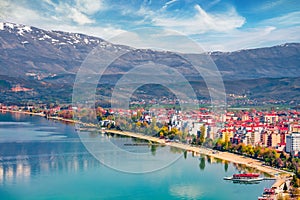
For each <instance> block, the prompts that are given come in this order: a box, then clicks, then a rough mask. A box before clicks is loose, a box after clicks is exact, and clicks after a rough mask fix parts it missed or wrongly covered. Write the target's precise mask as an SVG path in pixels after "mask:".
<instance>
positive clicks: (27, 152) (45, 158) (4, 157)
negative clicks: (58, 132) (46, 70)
mask: <svg viewBox="0 0 300 200" xmlns="http://www.w3.org/2000/svg"><path fill="white" fill-rule="evenodd" d="M0 152H1V153H0V184H4V183H15V182H19V181H28V180H30V176H35V175H37V174H47V173H50V172H51V173H53V172H56V173H61V172H78V171H85V170H87V169H88V168H90V167H91V168H93V167H98V166H99V162H98V161H97V160H96V159H94V158H93V157H92V156H91V155H90V154H89V153H88V152H87V151H86V150H85V148H84V147H83V146H82V144H81V143H80V141H79V140H78V141H77V142H74V140H73V142H68V141H66V142H62V141H56V142H53V141H52V142H51V143H50V144H49V143H45V142H23V143H1V144H0Z"/></svg>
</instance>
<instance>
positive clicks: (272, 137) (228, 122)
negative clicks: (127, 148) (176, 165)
mask: <svg viewBox="0 0 300 200" xmlns="http://www.w3.org/2000/svg"><path fill="white" fill-rule="evenodd" d="M1 108H4V109H10V110H18V109H24V108H19V107H17V106H10V107H7V106H4V105H1ZM45 109H46V111H47V112H49V114H52V115H53V114H55V113H57V112H58V111H61V110H63V109H67V110H72V107H71V106H64V107H63V106H53V107H51V108H48V109H47V108H45V107H43V106H42V107H41V106H40V110H44V111H45ZM27 110H28V108H27ZM102 112H103V113H102V114H103V115H106V114H107V111H106V110H104V109H103V110H102ZM111 113H114V114H117V115H122V116H125V117H126V116H127V117H132V116H133V115H138V114H139V118H138V119H137V120H139V121H141V122H145V123H148V124H151V122H152V119H153V118H155V119H156V122H158V123H160V124H168V125H169V129H171V128H174V127H175V128H177V129H178V130H180V131H182V132H186V133H188V134H189V135H195V136H197V137H199V135H200V134H205V135H204V138H211V139H212V140H215V139H218V138H221V139H222V140H223V141H226V140H227V141H230V142H231V143H233V144H240V143H243V144H245V145H252V146H262V147H271V148H274V149H276V150H277V151H286V152H287V153H291V154H294V155H298V152H299V151H300V111H298V110H280V111H258V110H255V109H252V110H235V111H224V112H223V113H222V114H219V115H216V114H214V113H213V112H211V111H210V110H209V109H208V108H200V109H197V110H190V111H184V112H183V111H179V110H176V109H174V108H169V109H166V108H162V107H152V108H150V109H149V110H145V109H136V110H123V109H115V110H113V111H112V110H110V111H109V114H111ZM203 126H204V127H205V132H204V133H201V131H200V130H201V127H203ZM202 130H203V129H202Z"/></svg>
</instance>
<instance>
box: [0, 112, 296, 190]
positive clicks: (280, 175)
mask: <svg viewBox="0 0 300 200" xmlns="http://www.w3.org/2000/svg"><path fill="white" fill-rule="evenodd" d="M0 112H4V113H5V112H9V113H19V114H25V115H34V116H40V117H46V115H45V114H43V113H32V112H26V111H14V110H3V109H0ZM47 119H52V120H57V121H62V122H67V123H73V124H75V123H78V124H82V125H84V126H89V127H95V128H97V127H96V126H95V125H94V124H87V123H83V122H80V121H76V120H72V119H65V118H62V117H47ZM106 132H108V133H113V134H118V135H123V136H127V137H134V138H139V139H144V140H147V141H151V142H156V143H159V144H162V145H166V146H170V147H175V148H180V149H182V150H186V151H189V152H193V153H195V154H196V155H206V156H210V157H212V158H216V159H220V160H223V161H228V162H231V163H235V164H241V165H245V166H246V167H249V168H253V169H256V170H258V171H259V172H261V173H266V174H268V175H270V176H271V177H274V178H275V182H274V184H273V185H272V187H273V186H275V185H278V183H281V182H282V181H286V180H287V179H288V178H289V177H291V175H292V173H290V172H287V171H284V170H280V169H276V168H274V167H271V166H266V165H264V163H263V162H262V161H260V160H257V159H254V158H249V157H245V156H243V155H237V154H234V153H230V152H221V151H217V150H213V149H208V148H204V147H200V146H197V147H195V146H191V145H189V144H182V143H176V142H165V140H164V139H159V138H156V137H152V136H147V135H143V134H138V133H133V132H128V131H117V130H106Z"/></svg>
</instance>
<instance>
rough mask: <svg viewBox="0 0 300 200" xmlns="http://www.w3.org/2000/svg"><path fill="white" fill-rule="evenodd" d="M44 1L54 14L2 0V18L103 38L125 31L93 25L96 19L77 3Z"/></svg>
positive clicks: (47, 28)
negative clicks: (81, 9) (89, 16)
mask: <svg viewBox="0 0 300 200" xmlns="http://www.w3.org/2000/svg"><path fill="white" fill-rule="evenodd" d="M44 3H45V7H46V8H47V9H52V10H53V12H54V13H55V14H54V15H50V16H49V13H48V14H45V13H44V12H45V11H44V10H42V9H41V10H33V9H30V8H29V7H27V6H26V4H21V3H20V2H15V1H10V0H6V1H3V0H2V1H0V6H1V8H3V9H0V17H1V20H2V21H9V22H14V23H20V24H25V25H30V26H36V27H38V28H43V29H46V30H60V31H67V32H78V33H83V34H88V35H92V36H97V37H101V38H103V39H108V38H110V37H112V36H114V35H116V34H120V33H122V32H124V31H123V30H122V29H119V28H115V27H113V26H111V25H103V26H101V27H99V26H94V25H92V23H94V22H95V21H94V20H93V19H90V18H88V17H87V16H86V15H85V14H83V13H82V12H80V10H78V9H77V8H76V5H75V6H71V5H69V4H66V3H62V2H60V3H59V4H55V3H53V2H52V1H51V0H44ZM78 5H79V4H78ZM78 5H77V6H78ZM85 9H87V8H85ZM98 9H102V7H101V8H100V7H97V9H94V10H92V9H89V11H86V12H89V13H90V12H97V11H96V10H98ZM72 22H75V23H76V24H74V23H72Z"/></svg>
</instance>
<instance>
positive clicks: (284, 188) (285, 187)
mask: <svg viewBox="0 0 300 200" xmlns="http://www.w3.org/2000/svg"><path fill="white" fill-rule="evenodd" d="M287 189H288V188H287V185H286V183H284V186H283V191H284V192H286V191H287Z"/></svg>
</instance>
